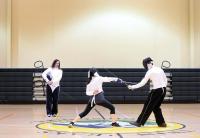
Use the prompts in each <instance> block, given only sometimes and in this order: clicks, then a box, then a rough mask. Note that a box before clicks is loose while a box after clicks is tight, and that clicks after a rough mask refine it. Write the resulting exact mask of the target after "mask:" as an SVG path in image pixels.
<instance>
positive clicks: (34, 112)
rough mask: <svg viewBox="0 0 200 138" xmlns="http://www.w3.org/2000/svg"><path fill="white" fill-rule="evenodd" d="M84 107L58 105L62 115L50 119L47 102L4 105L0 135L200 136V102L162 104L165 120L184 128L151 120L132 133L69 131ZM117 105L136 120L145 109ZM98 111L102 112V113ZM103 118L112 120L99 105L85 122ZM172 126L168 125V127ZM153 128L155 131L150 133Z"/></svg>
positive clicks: (72, 137)
mask: <svg viewBox="0 0 200 138" xmlns="http://www.w3.org/2000/svg"><path fill="white" fill-rule="evenodd" d="M84 106H85V105H69V104H66V105H64V104H63V105H59V113H60V114H59V116H58V117H57V118H53V119H51V118H47V117H46V116H45V105H44V104H40V105H39V104H38V105H35V104H34V105H3V104H1V105H0V138H55V137H56V138H92V137H103V138H132V137H134V138H141V137H142V138H168V137H170V138H180V137H181V138H200V104H163V105H162V109H163V114H164V116H165V119H166V121H167V122H168V123H169V124H170V122H174V123H175V125H174V126H176V123H177V125H180V126H181V128H178V129H176V128H174V130H173V128H172V130H165V129H163V130H161V129H159V128H157V127H156V125H155V124H154V123H152V124H151V123H149V124H150V125H149V126H148V125H147V126H145V127H143V128H139V129H138V128H135V129H133V128H131V131H132V130H133V132H127V131H126V130H128V129H129V128H123V130H124V129H125V132H127V133H121V130H119V131H118V130H117V133H115V131H116V130H115V128H109V129H111V131H110V133H109V134H107V130H105V132H104V131H102V133H100V132H101V131H98V130H99V129H102V128H89V129H87V130H86V131H90V132H87V133H83V132H77V131H85V130H84V129H76V128H72V129H71V130H69V129H68V128H67V127H66V122H67V121H68V120H69V119H72V118H74V117H75V116H76V114H77V113H78V112H80V111H82V109H83V108H84ZM115 106H116V109H117V114H118V117H119V118H120V120H133V118H137V116H138V114H139V113H140V111H141V108H142V104H129V105H119V104H117V105H115ZM98 112H100V114H99V113H98ZM104 118H105V119H109V111H107V110H106V109H104V108H102V107H99V106H96V110H95V109H93V110H92V112H91V113H90V114H89V115H88V116H87V117H86V118H85V119H84V120H83V122H92V121H93V123H94V122H95V121H96V122H97V123H98V121H99V122H106V121H105V120H104ZM151 119H152V120H153V119H154V116H153V115H151V117H150V120H151ZM97 120H98V121H97ZM52 122H53V123H52ZM56 123H57V125H58V126H52V124H56ZM120 123H121V122H120ZM122 123H123V121H122ZM45 125H46V126H45ZM151 125H152V126H151ZM172 126H173V125H172ZM172 126H171V125H169V127H172ZM52 129H55V130H52ZM56 129H58V130H56ZM154 129H156V131H154ZM91 130H92V131H91ZM123 130H122V131H123ZM143 130H144V131H143ZM152 130H153V132H151V131H152ZM104 133H106V134H104Z"/></svg>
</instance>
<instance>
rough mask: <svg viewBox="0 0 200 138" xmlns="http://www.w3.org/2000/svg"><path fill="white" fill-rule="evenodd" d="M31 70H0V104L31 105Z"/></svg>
mask: <svg viewBox="0 0 200 138" xmlns="http://www.w3.org/2000/svg"><path fill="white" fill-rule="evenodd" d="M32 76H33V73H32V70H29V69H0V103H32V97H33V94H32V89H33V83H32V81H33V80H32Z"/></svg>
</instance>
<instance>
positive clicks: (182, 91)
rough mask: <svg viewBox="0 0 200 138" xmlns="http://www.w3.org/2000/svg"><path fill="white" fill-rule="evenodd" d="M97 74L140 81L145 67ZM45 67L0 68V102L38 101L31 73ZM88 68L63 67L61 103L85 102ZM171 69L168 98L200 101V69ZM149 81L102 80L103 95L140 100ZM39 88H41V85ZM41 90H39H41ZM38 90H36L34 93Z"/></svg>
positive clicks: (126, 100) (116, 99)
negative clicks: (131, 85)
mask: <svg viewBox="0 0 200 138" xmlns="http://www.w3.org/2000/svg"><path fill="white" fill-rule="evenodd" d="M98 70H99V72H100V75H102V76H109V77H111V76H112V77H113V75H116V76H118V77H120V78H122V79H123V80H125V81H130V82H139V81H140V80H141V79H142V77H143V76H144V75H145V70H144V69H134V68H131V69H130V68H126V69H122V68H112V69H108V70H109V71H108V70H107V69H103V68H101V69H98ZM42 71H44V69H0V103H38V102H42V103H44V102H45V96H44V95H43V93H42V94H41V96H44V98H40V99H42V100H41V101H39V100H38V99H37V98H35V95H34V93H36V92H35V91H37V89H34V83H33V81H34V73H39V74H41V72H42ZM87 71H88V69H87V68H65V69H63V78H62V81H61V92H60V96H59V102H60V103H86V102H87V100H88V97H87V96H86V95H85V89H86V88H85V87H86V80H87ZM165 71H166V72H167V73H170V74H171V75H170V79H171V80H172V82H170V83H169V85H170V86H169V87H170V92H171V93H172V96H173V97H172V99H171V100H168V101H169V102H199V101H200V69H166V70H165ZM149 87H150V85H149V84H147V85H146V86H144V87H143V88H140V89H138V90H134V91H130V90H128V89H127V88H126V86H125V85H122V84H116V83H105V84H104V91H105V96H106V98H107V99H109V100H110V101H111V102H113V103H141V102H144V101H145V100H146V98H147V95H148V92H149V89H150V88H149ZM41 90H42V89H41ZM41 90H40V91H41ZM37 94H38V93H37Z"/></svg>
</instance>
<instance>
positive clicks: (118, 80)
mask: <svg viewBox="0 0 200 138" xmlns="http://www.w3.org/2000/svg"><path fill="white" fill-rule="evenodd" d="M116 82H117V83H121V84H122V83H124V81H123V80H122V79H119V78H118V79H117V81H116Z"/></svg>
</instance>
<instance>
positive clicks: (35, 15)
mask: <svg viewBox="0 0 200 138" xmlns="http://www.w3.org/2000/svg"><path fill="white" fill-rule="evenodd" d="M8 1H10V3H8ZM8 1H7V0H0V2H1V3H0V4H1V5H2V6H4V7H5V8H4V11H7V12H0V17H1V19H4V20H0V24H1V26H2V25H3V24H4V25H5V23H7V24H8V25H7V27H6V31H4V32H3V31H2V29H1V30H0V31H1V34H2V35H1V36H0V39H1V40H2V41H0V44H1V48H0V53H1V59H0V60H1V62H0V67H14V68H17V67H21V68H31V67H33V62H34V61H36V60H43V62H44V64H45V67H48V66H49V65H50V64H51V62H52V60H53V59H54V58H59V59H60V60H61V63H62V66H63V67H65V68H67V67H79V68H82V67H91V66H96V67H113V68H115V67H117V68H119V67H122V68H128V67H135V68H137V67H141V66H142V65H141V60H142V59H143V58H144V57H145V56H151V57H152V58H154V59H155V61H156V63H157V64H161V61H163V60H169V61H171V63H172V67H183V68H184V67H200V63H199V62H198V60H197V59H199V58H200V55H198V51H199V50H200V42H199V35H198V34H199V31H200V25H199V22H200V15H199V13H200V10H199V8H198V7H199V5H200V2H199V1H198V0H151V1H149V0H143V1H141V0H118V1H116V0H95V1H94V0H84V1H82V0H42V1H41V0H8ZM1 10H2V9H1ZM9 11H10V13H11V14H9ZM2 17H6V18H2ZM10 17H11V19H10ZM8 19H10V20H8ZM2 27H3V28H5V26H2ZM6 32H7V33H9V32H10V34H11V35H6ZM5 36H6V38H3V37H5ZM9 40H10V41H9ZM5 42H7V45H5ZM5 50H6V51H8V52H7V53H6V54H5V52H3V51H5ZM3 53H4V54H3Z"/></svg>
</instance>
